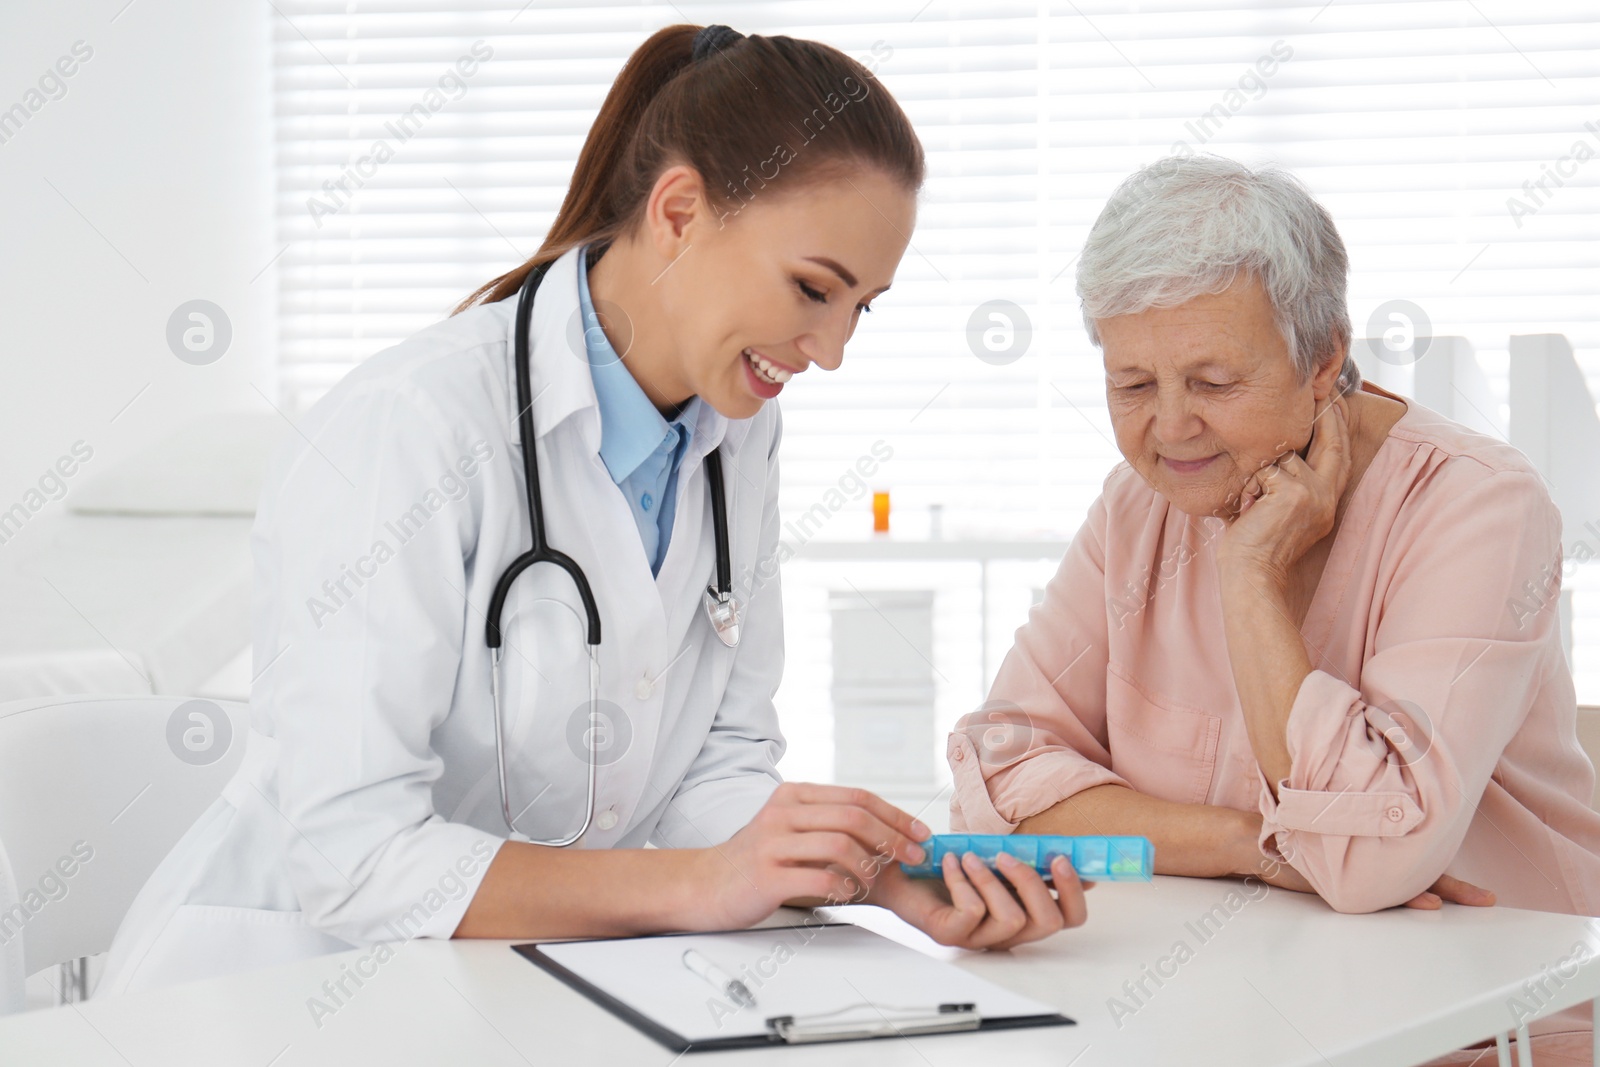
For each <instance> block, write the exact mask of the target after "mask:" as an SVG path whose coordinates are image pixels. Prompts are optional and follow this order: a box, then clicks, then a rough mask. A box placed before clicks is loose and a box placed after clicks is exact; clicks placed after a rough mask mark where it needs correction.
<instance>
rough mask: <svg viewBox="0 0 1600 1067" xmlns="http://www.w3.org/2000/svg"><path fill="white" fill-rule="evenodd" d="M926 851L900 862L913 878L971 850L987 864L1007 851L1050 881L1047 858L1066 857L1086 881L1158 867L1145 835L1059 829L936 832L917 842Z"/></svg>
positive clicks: (1136, 878)
mask: <svg viewBox="0 0 1600 1067" xmlns="http://www.w3.org/2000/svg"><path fill="white" fill-rule="evenodd" d="M919 844H921V845H922V847H923V848H924V849H925V850H926V851H927V855H926V856H925V857H924V858H923V860H922V862H921V863H902V864H901V865H900V869H901V870H903V871H905V872H906V873H907V874H908V875H910V876H911V877H913V878H942V877H944V870H943V863H944V857H945V854H946V853H950V852H953V853H955V854H956V856H957V858H960V857H961V856H962V855H964V854H965V853H968V852H972V853H974V854H976V855H977V857H978V858H979V859H981V860H982V861H983V862H984V864H985V865H986V866H987V867H988V868H989V869H990V870H995V869H996V868H995V862H996V861H997V860H998V859H999V858H1000V853H1002V852H1007V853H1010V854H1011V855H1012V856H1015V857H1016V858H1017V859H1019V860H1021V861H1022V862H1023V863H1026V864H1028V865H1029V866H1031V867H1032V868H1033V869H1034V870H1036V871H1038V872H1039V874H1040V875H1041V876H1043V878H1044V879H1045V881H1047V882H1048V881H1049V880H1050V863H1051V861H1052V860H1054V859H1055V858H1056V857H1057V856H1065V857H1067V859H1068V860H1069V861H1070V862H1071V863H1072V868H1073V870H1075V871H1077V872H1078V877H1079V878H1082V879H1083V880H1084V881H1086V882H1148V881H1149V880H1150V876H1151V875H1152V874H1154V873H1155V869H1156V850H1155V846H1154V845H1152V844H1151V843H1150V839H1149V838H1147V837H1065V836H1061V835H1058V834H935V835H934V836H932V837H930V838H928V840H926V841H922V842H919Z"/></svg>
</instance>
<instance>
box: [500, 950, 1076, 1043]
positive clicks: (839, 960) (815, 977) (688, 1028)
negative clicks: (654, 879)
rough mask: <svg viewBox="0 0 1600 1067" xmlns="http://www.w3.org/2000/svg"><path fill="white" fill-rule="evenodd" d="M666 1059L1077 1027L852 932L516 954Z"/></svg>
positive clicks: (1048, 1010)
mask: <svg viewBox="0 0 1600 1067" xmlns="http://www.w3.org/2000/svg"><path fill="white" fill-rule="evenodd" d="M512 948H513V949H514V950H515V951H516V952H517V953H518V954H519V955H521V956H523V957H525V958H526V959H528V960H529V961H530V962H532V963H533V964H534V965H535V966H537V967H539V968H540V969H541V970H544V971H545V972H547V973H549V974H551V975H553V976H554V977H556V978H558V979H560V980H561V981H562V982H564V983H565V984H566V985H568V986H570V987H571V988H573V989H575V990H577V991H578V992H580V993H582V994H583V995H584V996H586V997H588V998H589V999H590V1000H592V1001H594V1002H595V1003H596V1004H598V1005H600V1006H601V1007H603V1008H605V1009H606V1010H607V1011H610V1012H611V1013H612V1014H613V1015H616V1016H617V1017H618V1018H620V1019H622V1020H623V1021H625V1022H627V1023H629V1024H630V1025H632V1026H633V1027H634V1028H635V1029H637V1030H639V1031H640V1032H642V1033H644V1034H646V1035H648V1036H649V1037H651V1038H653V1039H655V1040H656V1041H658V1042H660V1043H661V1044H662V1045H664V1046H665V1047H666V1048H667V1049H669V1050H671V1051H673V1052H679V1053H682V1052H701V1051H712V1050H716V1049H729V1048H766V1047H773V1046H781V1045H794V1044H808V1043H815V1042H830V1041H859V1040H867V1039H872V1038H881V1037H899V1036H906V1035H917V1034H940V1033H959V1032H963V1031H968V1032H970V1031H983V1030H1008V1029H1017V1028H1021V1027H1034V1026H1073V1025H1076V1024H1075V1023H1074V1021H1073V1020H1072V1019H1070V1018H1068V1017H1067V1016H1065V1015H1063V1014H1061V1013H1060V1012H1058V1011H1056V1010H1055V1009H1054V1008H1053V1007H1051V1006H1050V1005H1048V1004H1044V1003H1041V1002H1040V1001H1036V1000H1033V999H1031V998H1028V997H1024V996H1022V995H1020V994H1018V993H1013V992H1011V991H1010V990H1008V989H1005V988H1003V987H1001V986H998V985H995V984H994V983H993V982H990V981H988V980H987V979H984V978H981V977H979V976H978V975H975V974H972V973H970V972H968V971H965V970H963V969H961V968H960V967H956V966H955V965H953V964H950V963H946V962H944V961H942V960H936V959H932V958H930V957H928V956H925V955H924V954H922V953H920V952H918V951H916V950H915V949H911V948H907V947H905V946H904V945H900V944H897V943H896V942H894V941H891V940H889V939H888V938H886V937H883V936H881V935H879V934H875V933H873V932H872V931H870V930H867V929H865V928H863V927H860V926H856V925H853V924H851V923H838V922H830V923H811V924H803V925H800V926H787V927H785V926H776V927H764V928H760V929H754V930H733V931H726V932H722V933H709V934H704V933H702V934H660V935H656V936H652V937H629V938H603V939H595V940H583V941H561V942H551V943H544V944H525V945H514V946H512ZM687 950H692V951H693V952H695V953H697V954H700V955H702V956H704V957H707V958H709V959H711V960H712V961H714V962H715V963H716V964H717V966H718V967H719V968H721V969H722V971H724V972H725V973H727V974H728V975H730V976H733V977H736V978H738V979H739V980H740V981H741V982H743V983H744V985H745V986H746V987H747V988H748V990H749V991H750V993H751V994H752V996H753V998H754V1000H755V1004H754V1005H748V1006H747V1005H743V1004H737V1003H735V1002H734V1001H733V999H732V998H730V997H728V996H727V995H725V994H724V993H723V992H722V991H720V990H719V989H718V988H716V986H715V985H714V984H713V983H711V982H709V981H707V980H706V979H705V978H703V977H701V976H700V975H697V974H695V973H691V971H690V970H688V969H686V968H685V967H684V965H683V962H682V959H683V954H684V952H685V951H687Z"/></svg>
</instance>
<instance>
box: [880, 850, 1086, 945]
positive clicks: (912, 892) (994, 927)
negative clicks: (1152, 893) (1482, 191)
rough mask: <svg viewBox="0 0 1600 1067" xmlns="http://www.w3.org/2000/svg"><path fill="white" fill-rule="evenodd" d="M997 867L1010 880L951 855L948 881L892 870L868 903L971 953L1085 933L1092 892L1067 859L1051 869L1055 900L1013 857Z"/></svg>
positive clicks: (1002, 856) (947, 865) (973, 860)
mask: <svg viewBox="0 0 1600 1067" xmlns="http://www.w3.org/2000/svg"><path fill="white" fill-rule="evenodd" d="M998 863H999V866H1000V874H1001V875H1002V876H1003V877H1004V879H1005V880H1004V881H1002V880H1001V878H1000V877H997V876H996V875H995V873H994V872H993V871H991V870H989V868H988V867H986V866H984V864H983V861H982V860H980V859H978V858H977V857H976V856H974V855H972V854H971V853H968V854H967V855H966V856H965V857H963V858H962V859H961V860H957V859H956V857H955V855H954V854H950V855H946V856H945V858H944V880H943V881H942V882H941V881H939V880H938V879H934V878H911V877H908V876H907V875H906V874H905V872H904V871H902V870H900V868H899V867H893V868H890V869H885V870H884V871H883V873H882V874H881V875H880V876H879V877H878V880H877V881H876V882H875V883H874V884H873V886H872V889H871V891H870V892H869V893H868V894H867V898H866V901H865V903H868V904H877V905H879V906H880V907H885V908H888V909H889V910H890V911H892V912H894V913H895V914H896V915H898V916H900V918H902V919H904V920H905V921H906V922H908V923H910V924H911V925H912V926H915V927H916V928H917V929H918V930H921V931H922V932H923V933H925V934H927V935H928V936H929V937H931V938H933V939H934V940H935V941H937V942H939V943H940V944H941V945H954V946H956V947H958V948H970V949H1006V948H1011V947H1012V946H1013V945H1021V944H1024V943H1026V942H1029V941H1037V940H1039V939H1041V938H1045V937H1049V936H1050V935H1051V934H1053V933H1056V932H1057V931H1060V930H1064V929H1067V928H1069V927H1074V926H1082V925H1083V923H1084V920H1086V919H1087V918H1088V917H1089V910H1088V906H1087V904H1086V903H1085V902H1084V899H1083V893H1084V890H1085V889H1087V888H1088V887H1089V886H1088V885H1086V884H1085V883H1083V882H1081V881H1079V879H1078V872H1077V871H1075V870H1073V869H1072V864H1071V863H1070V862H1068V861H1067V859H1066V858H1065V857H1062V856H1057V857H1056V859H1055V861H1054V862H1053V863H1052V864H1051V865H1050V875H1051V878H1052V879H1053V880H1054V882H1055V896H1052V895H1051V892H1050V887H1049V886H1047V885H1045V882H1044V879H1043V878H1041V877H1040V876H1039V872H1038V871H1036V870H1034V869H1033V868H1032V867H1031V866H1029V865H1028V864H1026V863H1023V862H1022V861H1021V860H1018V859H1016V858H1015V857H1013V856H1010V855H1007V854H1006V853H1001V854H1000V856H999V859H998ZM1092 884H1093V883H1089V885H1092Z"/></svg>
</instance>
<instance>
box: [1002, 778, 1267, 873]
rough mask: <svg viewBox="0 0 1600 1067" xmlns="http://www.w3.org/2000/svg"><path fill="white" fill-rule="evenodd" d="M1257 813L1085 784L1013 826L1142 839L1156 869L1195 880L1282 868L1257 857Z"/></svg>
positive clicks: (1025, 830)
mask: <svg viewBox="0 0 1600 1067" xmlns="http://www.w3.org/2000/svg"><path fill="white" fill-rule="evenodd" d="M1260 831H1261V816H1260V815H1258V814H1256V813H1255V812H1249V811H1237V810H1235V809H1233V808H1222V807H1214V806H1212V805H1209V804H1179V803H1175V802H1174V801H1170V800H1161V799H1158V798H1156V797H1152V796H1147V795H1145V794H1144V793H1140V792H1138V791H1136V790H1133V789H1129V788H1128V787H1127V786H1121V785H1096V786H1090V787H1089V788H1088V789H1085V790H1083V791H1081V792H1078V793H1074V794H1073V795H1072V796H1070V797H1068V798H1067V799H1065V800H1063V801H1061V802H1060V803H1058V804H1056V805H1055V806H1054V807H1050V808H1046V809H1045V810H1044V811H1041V812H1039V813H1038V814H1037V815H1032V816H1029V817H1028V818H1026V819H1023V820H1022V821H1021V822H1020V823H1018V824H1017V830H1016V832H1017V833H1019V834H1110V835H1124V834H1127V835H1137V836H1140V837H1148V838H1149V839H1150V842H1151V844H1153V845H1154V846H1155V853H1156V873H1157V874H1182V875H1189V876H1190V877H1195V878H1226V877H1228V876H1230V875H1246V874H1254V875H1256V876H1257V877H1262V876H1264V875H1265V874H1267V873H1268V872H1270V871H1271V869H1272V868H1273V867H1277V866H1282V865H1281V864H1277V863H1275V862H1274V861H1272V860H1269V859H1267V858H1266V857H1264V856H1262V855H1261V852H1260V850H1259V849H1258V848H1257V847H1256V838H1257V836H1258V835H1259V834H1260Z"/></svg>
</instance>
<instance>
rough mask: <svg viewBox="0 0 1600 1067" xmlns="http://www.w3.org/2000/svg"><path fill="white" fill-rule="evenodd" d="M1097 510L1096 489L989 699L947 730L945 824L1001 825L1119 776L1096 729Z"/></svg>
mask: <svg viewBox="0 0 1600 1067" xmlns="http://www.w3.org/2000/svg"><path fill="white" fill-rule="evenodd" d="M1106 514H1107V510H1106V502H1105V497H1104V496H1101V497H1100V498H1099V499H1098V500H1096V501H1095V503H1094V505H1093V506H1092V507H1091V508H1090V509H1089V515H1088V518H1087V519H1086V520H1085V522H1084V524H1083V526H1082V527H1081V528H1080V529H1079V531H1078V535H1077V537H1075V538H1074V539H1073V541H1072V544H1071V546H1070V547H1069V548H1068V549H1067V553H1066V555H1065V556H1064V557H1063V558H1062V560H1061V565H1060V567H1059V568H1057V570H1056V573H1055V576H1054V577H1053V578H1051V580H1050V582H1049V584H1048V585H1047V586H1046V587H1045V591H1044V599H1043V600H1042V601H1041V602H1040V603H1039V604H1038V605H1036V606H1035V607H1034V608H1033V609H1032V611H1030V612H1029V614H1028V621H1027V622H1026V623H1025V624H1023V626H1022V627H1021V628H1020V629H1018V630H1017V634H1016V640H1015V642H1014V644H1013V645H1012V648H1011V651H1010V652H1009V653H1007V655H1006V658H1005V660H1004V662H1002V663H1001V665H1000V670H999V672H998V673H997V674H996V676H995V682H994V686H993V687H992V688H991V689H990V691H989V699H988V700H987V701H986V702H985V703H984V705H983V706H982V707H981V708H979V709H978V710H977V711H974V712H972V713H971V714H968V715H965V716H963V717H962V718H961V720H960V721H958V722H957V723H956V726H955V729H954V731H953V732H952V733H951V734H950V737H949V740H948V742H947V746H946V757H947V758H948V759H949V761H950V771H951V776H952V778H953V781H954V790H953V795H952V798H951V803H950V825H951V827H952V828H953V829H956V830H965V831H973V832H978V833H1009V832H1010V831H1012V830H1013V829H1015V828H1016V825H1017V823H1019V822H1021V821H1022V820H1023V819H1026V818H1027V817H1028V816H1030V815H1034V814H1037V813H1038V812H1041V811H1044V810H1045V809H1046V808H1049V807H1051V806H1053V805H1055V804H1057V803H1059V802H1060V801H1062V800H1065V799H1066V798H1067V797H1070V796H1072V795H1073V794H1075V793H1078V792H1081V791H1082V790H1084V789H1088V788H1090V787H1091V786H1096V785H1107V784H1113V785H1127V784H1128V783H1127V782H1126V781H1125V780H1123V779H1122V778H1121V777H1120V776H1118V775H1117V774H1115V773H1113V772H1112V770H1111V752H1110V749H1109V746H1108V742H1107V736H1106V661H1107V656H1108V646H1107V640H1108V637H1107V628H1108V623H1107V614H1106V578H1105V535H1106V524H1107V519H1106Z"/></svg>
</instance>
